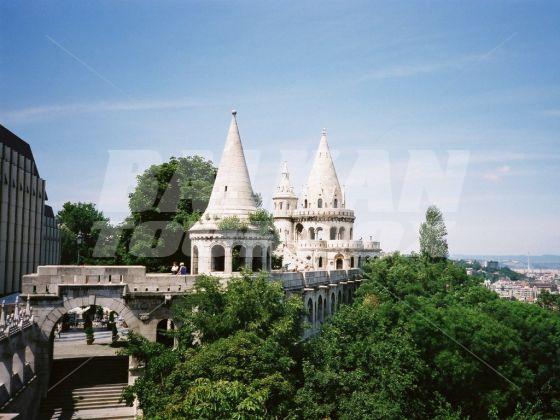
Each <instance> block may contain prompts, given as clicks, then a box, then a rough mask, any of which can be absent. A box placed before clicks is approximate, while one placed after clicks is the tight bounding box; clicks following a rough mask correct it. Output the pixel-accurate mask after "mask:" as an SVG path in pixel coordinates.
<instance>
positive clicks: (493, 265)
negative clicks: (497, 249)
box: [486, 261, 500, 271]
mask: <svg viewBox="0 0 560 420" xmlns="http://www.w3.org/2000/svg"><path fill="white" fill-rule="evenodd" d="M499 268H500V264H499V263H498V261H486V270H488V271H497V270H498V269H499Z"/></svg>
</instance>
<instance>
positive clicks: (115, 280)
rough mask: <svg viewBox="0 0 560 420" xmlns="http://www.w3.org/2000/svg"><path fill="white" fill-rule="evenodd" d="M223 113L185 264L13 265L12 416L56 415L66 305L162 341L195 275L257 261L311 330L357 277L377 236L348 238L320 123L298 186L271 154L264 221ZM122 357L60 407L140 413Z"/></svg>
mask: <svg viewBox="0 0 560 420" xmlns="http://www.w3.org/2000/svg"><path fill="white" fill-rule="evenodd" d="M232 114H233V115H232V119H231V123H230V126H229V130H228V134H227V139H226V143H225V147H224V150H223V153H222V157H221V160H220V163H219V166H218V171H217V175H216V179H215V182H214V185H213V189H212V192H211V196H210V200H209V203H208V206H207V208H206V210H205V211H204V213H203V215H202V216H201V218H200V220H199V221H198V222H197V223H196V224H194V225H193V226H192V227H191V229H190V230H189V236H190V239H191V252H192V254H191V267H190V269H191V270H190V273H189V274H187V275H175V274H170V273H147V272H146V267H144V266H101V265H91V266H88V265H40V266H39V267H38V268H37V272H36V273H33V274H27V275H24V276H23V278H22V286H21V297H22V299H20V300H16V302H15V304H14V305H13V307H12V308H11V309H10V310H8V308H4V305H2V309H0V412H2V413H19V415H20V416H21V418H36V416H37V415H38V413H39V412H40V413H42V414H41V416H42V417H44V416H47V417H48V418H51V416H52V418H57V417H56V416H58V414H57V412H56V411H55V412H54V413H53V412H52V409H53V408H52V407H54V406H55V404H58V403H59V399H58V398H59V397H60V396H57V392H59V393H60V389H61V388H58V391H57V388H56V387H59V383H60V381H62V380H65V379H64V378H63V379H60V380H59V379H57V377H56V376H53V375H55V374H56V372H55V369H54V367H53V366H54V365H53V363H54V362H56V360H55V359H54V357H53V356H54V350H55V346H54V343H55V331H56V328H57V325H58V324H59V323H60V320H61V319H63V318H64V317H65V316H67V314H69V313H70V312H71V311H73V310H75V309H76V308H88V307H91V306H92V305H95V306H97V307H101V308H104V309H106V310H108V311H113V312H115V313H116V314H118V316H119V319H122V322H123V323H125V324H126V325H127V327H126V328H127V330H128V331H131V332H134V333H136V334H140V335H142V336H143V337H145V338H146V339H148V340H150V341H155V342H160V343H162V344H164V345H169V346H173V345H174V344H173V340H169V338H168V335H166V334H165V332H166V331H168V330H170V329H174V328H175V327H174V322H173V316H174V312H173V310H172V309H173V304H174V302H175V301H176V300H177V299H180V298H181V296H183V295H184V294H185V293H194V292H195V290H196V288H195V285H196V280H197V276H198V275H200V274H209V275H212V276H217V277H219V278H220V279H222V280H223V284H224V286H226V287H227V283H228V280H229V279H231V278H232V277H234V276H236V275H237V274H238V273H239V272H240V271H241V270H242V269H244V268H248V269H251V270H252V271H253V272H259V271H266V272H268V273H269V278H270V280H271V281H276V282H279V283H280V284H281V285H282V288H283V290H284V292H285V293H286V294H288V295H291V296H298V297H300V298H301V299H302V301H303V302H304V306H305V309H306V315H305V331H304V338H307V337H310V336H312V335H314V334H316V333H317V332H318V331H319V330H320V328H321V325H322V324H323V323H324V322H325V320H326V319H327V318H329V317H330V316H331V315H332V314H334V313H335V312H336V311H337V310H338V309H339V308H340V306H341V305H344V304H347V303H351V302H352V300H353V297H354V293H355V291H356V289H357V288H358V287H359V285H360V283H361V281H362V276H363V275H362V271H361V270H360V266H361V265H362V264H363V263H364V262H365V261H366V260H367V259H368V258H374V257H376V256H378V255H380V253H381V250H380V247H379V243H378V242H373V241H362V240H361V239H360V240H355V239H354V220H355V216H354V212H353V211H352V210H350V209H347V208H346V199H345V194H344V190H343V189H342V188H341V186H340V183H339V180H338V176H337V174H336V170H335V168H334V165H333V161H332V157H331V152H330V150H329V145H328V141H327V135H326V132H325V131H323V134H322V136H321V140H320V143H319V148H318V150H317V153H316V156H315V160H314V162H313V166H312V169H311V173H310V174H309V178H308V181H307V186H306V187H305V188H304V190H303V191H302V192H301V193H300V196H299V197H298V196H297V195H296V194H295V192H294V188H293V186H292V183H291V180H290V176H289V173H288V169H287V167H288V166H287V164H286V163H284V164H283V165H282V170H281V177H280V183H279V185H278V187H277V189H276V193H275V194H274V196H273V213H272V216H273V220H272V221H271V220H270V214H268V213H266V212H265V211H263V210H262V209H259V207H258V206H257V201H256V199H255V194H254V192H253V189H252V186H251V180H250V177H249V172H248V170H247V164H246V161H245V155H244V152H243V146H242V143H241V137H240V135H239V128H238V125H237V117H236V112H235V111H233V112H232ZM259 212H260V214H263V213H264V214H265V215H266V217H267V218H268V223H269V225H271V224H272V223H271V222H273V225H274V227H275V229H276V231H277V232H276V233H275V232H274V229H270V228H271V227H272V226H268V227H267V230H263V229H262V225H261V226H260V227H259V223H257V222H255V219H254V217H255V214H259ZM233 222H235V223H233ZM273 255H275V256H276V257H278V258H279V257H281V258H282V266H281V268H280V269H272V258H273ZM236 273H237V274H236ZM90 359H91V358H89V359H87V360H90ZM121 359H123V357H120V359H119V357H117V356H114V358H113V359H110V360H109V362H110V363H113V364H114V366H112V367H111V369H113V370H114V371H115V372H117V371H122V377H120V379H119V381H121V382H122V383H119V384H118V386H117V385H115V386H113V385H111V387H109V388H107V389H106V390H105V391H104V392H106V393H107V396H106V397H104V399H103V398H102V399H100V398H99V397H98V395H97V394H96V391H95V389H96V388H91V389H90V388H85V389H84V391H83V392H84V396H83V398H85V399H84V401H82V402H80V403H79V404H78V405H76V406H74V405H72V406H71V407H70V406H69V407H67V409H68V410H71V411H72V410H86V411H87V410H89V411H88V412H89V413H90V414H91V415H92V416H93V417H87V418H106V417H105V416H107V415H109V414H110V413H112V412H114V410H119V411H118V413H119V414H118V415H119V416H120V417H119V418H132V417H133V416H134V415H137V414H139V413H138V412H137V410H136V407H125V406H123V403H122V402H119V401H120V400H119V398H120V396H119V395H120V392H121V391H122V387H124V386H125V385H126V383H129V384H131V383H133V382H134V381H135V379H136V378H137V377H138V375H140V374H141V372H142V366H141V365H138V364H137V361H136V360H135V359H134V358H133V357H126V358H125V360H121ZM101 360H104V359H101ZM84 363H86V362H84ZM123 363H124V365H123ZM53 380H54V381H55V383H53ZM53 388H54V390H53ZM109 402H111V404H113V405H111V404H109ZM49 404H50V405H49ZM72 404H74V403H72ZM49 410H50V411H49ZM100 410H101V411H100ZM103 410H106V411H103ZM100 412H103V413H105V414H99V413H100ZM84 413H85V412H84ZM84 413H82V414H84ZM115 413H116V412H115ZM59 414H60V413H59ZM84 415H85V414H84ZM95 416H97V417H95ZM84 418H86V417H84Z"/></svg>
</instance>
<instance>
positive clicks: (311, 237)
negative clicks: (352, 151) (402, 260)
mask: <svg viewBox="0 0 560 420" xmlns="http://www.w3.org/2000/svg"><path fill="white" fill-rule="evenodd" d="M283 172H286V174H282V178H281V181H280V186H279V187H278V189H277V192H276V194H275V195H274V197H273V201H274V223H275V225H276V228H277V229H278V230H279V231H280V238H281V240H282V241H283V242H284V244H283V245H284V246H283V247H281V248H279V249H278V250H277V253H278V254H279V255H281V256H282V258H283V262H284V263H285V265H286V266H287V267H288V268H289V269H293V268H295V269H298V270H308V269H315V270H340V269H348V268H355V267H359V266H361V264H362V262H363V261H365V260H366V259H367V258H370V257H374V256H376V255H379V253H380V249H379V243H378V242H373V241H370V242H364V241H362V240H354V220H355V216H354V211H353V210H351V209H347V208H346V199H345V192H344V190H343V189H342V188H341V186H340V182H339V181H338V176H337V174H336V170H335V167H334V164H333V160H332V156H331V151H330V149H329V143H328V141H327V132H326V130H324V129H323V132H322V134H321V140H320V142H319V147H318V149H317V153H316V155H315V160H314V161H313V166H312V168H311V172H310V173H309V177H308V180H307V185H306V186H304V188H303V191H302V195H301V197H300V199H299V205H298V206H297V207H295V208H294V207H292V206H291V205H290V210H289V212H288V211H287V210H286V208H285V203H286V201H287V199H288V198H290V200H293V201H290V203H298V201H296V200H294V199H292V198H291V194H293V189H291V184H290V183H289V178H288V175H287V170H285V171H283ZM280 203H282V207H281V208H280Z"/></svg>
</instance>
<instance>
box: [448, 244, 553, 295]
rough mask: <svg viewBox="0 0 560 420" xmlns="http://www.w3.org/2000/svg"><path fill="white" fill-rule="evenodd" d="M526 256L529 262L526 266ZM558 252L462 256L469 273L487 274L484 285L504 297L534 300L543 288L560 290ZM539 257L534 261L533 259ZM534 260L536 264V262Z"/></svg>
mask: <svg viewBox="0 0 560 420" xmlns="http://www.w3.org/2000/svg"><path fill="white" fill-rule="evenodd" d="M523 258H524V259H525V261H524V262H525V266H523V264H522V263H523ZM557 259H560V257H558V256H554V255H547V256H538V257H529V256H525V257H520V256H502V257H501V260H500V261H499V260H498V259H487V260H484V259H475V258H461V259H459V261H460V262H461V263H463V264H464V265H465V266H466V270H467V274H468V275H476V276H480V277H483V278H484V285H485V286H486V287H487V288H488V289H490V290H492V291H494V292H496V293H497V294H498V296H500V297H501V298H504V299H510V300H518V301H521V302H527V303H534V302H536V301H537V299H538V297H539V296H540V295H541V293H543V292H545V291H546V292H548V293H550V294H558V293H559V288H558V285H559V283H560V267H559V264H558V263H557V262H556V261H555V260H557ZM535 260H536V261H537V262H536V263H533V261H535ZM533 264H534V265H533Z"/></svg>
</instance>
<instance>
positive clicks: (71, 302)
mask: <svg viewBox="0 0 560 420" xmlns="http://www.w3.org/2000/svg"><path fill="white" fill-rule="evenodd" d="M89 305H97V306H103V307H105V308H109V309H110V310H111V311H115V312H116V313H118V314H119V316H121V317H122V318H123V319H124V322H126V324H127V325H128V328H129V329H131V330H135V329H136V330H138V329H139V325H140V320H139V319H138V318H137V317H136V316H135V315H134V313H133V312H132V311H131V310H130V309H129V308H128V306H126V304H125V303H124V300H123V299H121V298H112V297H105V296H96V297H95V299H93V300H92V299H91V296H90V297H88V296H85V297H76V298H71V299H65V300H64V303H63V306H61V307H58V308H55V309H53V310H52V311H50V312H49V313H48V314H46V316H45V317H44V319H43V321H42V322H41V324H40V325H39V329H40V330H41V332H42V333H43V336H44V337H47V338H48V337H50V335H51V333H52V332H53V329H54V326H55V325H56V323H57V322H58V321H59V320H60V318H61V317H62V316H63V315H64V314H66V313H68V311H70V310H71V309H74V308H79V307H81V306H89Z"/></svg>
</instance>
